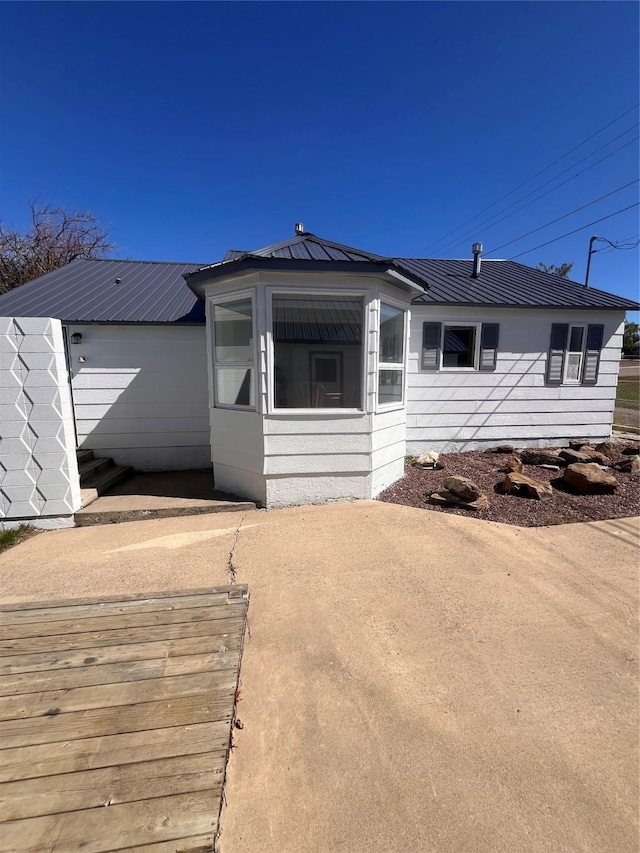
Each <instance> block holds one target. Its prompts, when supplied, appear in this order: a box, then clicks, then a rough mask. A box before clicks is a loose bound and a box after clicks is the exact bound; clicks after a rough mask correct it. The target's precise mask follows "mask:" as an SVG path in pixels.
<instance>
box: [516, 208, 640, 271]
mask: <svg viewBox="0 0 640 853" xmlns="http://www.w3.org/2000/svg"><path fill="white" fill-rule="evenodd" d="M639 206H640V201H637V202H636V203H635V204H630V205H629V206H628V207H623V208H621V209H620V210H616V211H615V212H614V213H610V214H609V215H608V216H603V217H602V218H601V219H595V220H594V221H593V222H588V223H587V224H586V225H583V226H582V227H581V228H575V229H574V230H573V231H567V233H566V234H561V235H560V236H559V237H554V239H553V240H547V242H546V243H540V245H539V246H534V247H533V249H527V250H526V252H519V253H518V254H517V255H512V256H511V257H510V258H509V260H510V261H515V259H516V258H521V257H522V256H523V255H528V254H530V253H531V252H535V251H536V250H537V249H542V248H543V247H544V246H550V245H551V244H552V243H557V242H558V240H564V238H565V237H571V235H572V234H577V233H578V232H579V231H585V230H586V229H587V228H591V226H592V225H597V224H598V223H599V222H604V221H605V219H612V218H613V217H614V216H618V214H619V213H624V212H625V211H627V210H632V209H633V208H634V207H639Z"/></svg>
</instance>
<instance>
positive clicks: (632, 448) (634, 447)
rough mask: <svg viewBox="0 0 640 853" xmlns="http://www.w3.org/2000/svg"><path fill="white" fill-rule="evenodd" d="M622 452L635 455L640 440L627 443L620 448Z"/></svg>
mask: <svg viewBox="0 0 640 853" xmlns="http://www.w3.org/2000/svg"><path fill="white" fill-rule="evenodd" d="M622 452H623V453H624V455H625V456H636V455H637V454H639V453H640V441H632V442H631V443H630V444H627V445H626V447H623V448H622Z"/></svg>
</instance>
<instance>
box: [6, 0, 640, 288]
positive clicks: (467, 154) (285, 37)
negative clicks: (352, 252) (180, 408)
mask: <svg viewBox="0 0 640 853" xmlns="http://www.w3.org/2000/svg"><path fill="white" fill-rule="evenodd" d="M638 23H639V21H638V5H637V4H636V3H632V2H602V3H600V2H589V3H583V2H560V3H555V2H544V3H542V2H533V3H528V2H522V3H521V2H511V3H507V2H501V3H490V2H486V3H485V2H473V3H465V2H449V3H437V2H424V3H404V2H393V3H384V2H380V3H306V2H300V3H294V2H287V3H284V2H283V3H269V2H262V3H189V2H182V3H154V2H148V3H100V2H96V3H56V2H47V3H2V5H1V6H0V33H1V35H0V55H1V57H2V58H1V60H0V61H1V63H2V66H1V69H0V71H1V73H0V81H1V82H0V87H1V88H0V95H1V101H0V110H1V116H2V125H3V130H2V140H1V143H0V158H1V160H0V212H1V215H2V218H3V220H4V221H5V222H7V223H10V224H13V225H16V226H18V227H22V226H24V225H25V224H26V204H27V201H28V200H29V199H32V198H38V199H39V200H40V201H41V202H43V203H45V202H47V203H51V204H53V205H59V206H64V207H67V208H73V209H79V210H91V211H92V212H94V213H95V215H96V216H97V217H98V218H99V219H100V220H101V221H102V222H104V223H106V224H108V225H109V226H110V227H111V231H112V235H113V238H114V239H115V241H116V243H117V247H118V248H117V252H116V255H117V256H121V257H132V258H149V259H158V260H183V261H196V262H198V261H203V262H210V261H214V260H218V259H219V258H220V257H221V256H222V254H223V253H224V251H226V249H227V248H239V249H250V248H256V247H258V246H261V245H266V244H268V243H270V242H274V241H277V240H280V239H284V238H286V237H288V236H290V235H292V234H293V225H294V222H296V221H302V222H304V224H305V226H306V228H307V229H308V230H310V231H313V232H314V233H317V234H320V235H321V236H324V237H327V238H329V239H334V240H336V241H338V242H344V243H348V244H351V245H354V246H358V247H361V248H365V249H370V250H372V251H376V252H380V253H383V254H390V255H400V256H402V255H413V256H432V257H468V256H469V255H470V246H471V243H472V242H473V241H474V240H481V241H482V242H483V244H484V248H485V250H487V251H489V250H491V249H493V248H497V247H500V246H501V245H502V244H504V243H508V242H510V241H511V240H514V238H518V237H520V236H521V235H523V234H525V233H526V232H529V231H532V230H534V229H536V228H538V227H539V226H541V225H544V224H545V223H547V222H549V221H550V220H553V219H556V218H557V217H560V216H563V215H564V214H566V213H569V212H570V211H572V210H574V209H575V208H577V207H580V206H582V205H586V204H588V203H589V202H591V201H593V200H594V199H597V198H599V197H600V196H603V195H605V194H607V193H610V192H612V191H615V190H618V188H620V187H622V186H623V185H625V184H629V183H630V182H632V181H637V179H638V143H637V140H636V137H637V136H638V127H637V123H638V107H637V104H638V94H639V93H638ZM625 112H626V113H627V114H626V115H625V116H623V117H621V118H619V117H620V116H622V114H623V113H625ZM609 122H612V124H611V126H610V127H609V128H607V129H605V130H602V131H601V128H603V127H604V126H605V125H606V124H608V123H609ZM634 125H635V127H634ZM598 131H601V132H598ZM592 134H595V136H594V137H593V139H591V140H590V141H588V142H585V143H584V144H582V145H581V144H580V143H583V142H584V140H585V139H587V138H588V137H590V136H591V135H592ZM615 137H619V138H618V139H617V140H615ZM574 146H579V147H576V150H575V151H574V152H573V153H571V154H569V156H567V157H562V155H564V154H565V153H566V152H568V151H569V150H570V149H572V148H574ZM622 146H624V147H622ZM598 148H601V150H600V151H599V152H596V149H598ZM616 149H620V150H617V151H616ZM561 157H562V159H560V160H559V162H558V163H557V164H556V165H555V166H553V167H552V168H551V169H545V167H546V166H547V165H548V164H549V163H551V162H552V161H554V160H556V159H557V158H561ZM583 158H584V159H583ZM600 158H605V159H603V160H602V162H601V163H599V164H596V161H597V160H599V159H600ZM582 159H583V162H582V163H578V162H577V161H579V160H582ZM594 164H595V165H594ZM541 170H544V171H543V172H542V174H540V175H539V176H538V177H537V178H535V179H534V180H532V181H528V179H529V178H531V176H533V175H535V174H536V173H537V172H539V171H541ZM582 170H586V171H584V172H583V173H582V174H580V175H578V176H577V177H575V178H574V175H576V174H577V173H578V172H582ZM568 178H571V180H568V181H567V183H566V184H565V185H564V186H562V187H558V188H557V189H555V186H556V185H557V184H559V183H560V182H561V181H564V180H567V179H568ZM526 181H528V182H527V183H525V185H524V186H523V187H521V188H520V189H519V190H517V192H515V193H511V191H512V190H514V189H515V188H516V187H518V185H520V184H523V182H526ZM545 182H548V183H546V184H545ZM550 189H551V192H548V194H546V195H545V196H544V198H540V199H539V200H538V196H541V195H542V194H543V193H546V192H547V191H548V190H550ZM508 193H511V194H509V195H507V194H508ZM527 193H529V195H527ZM505 195H507V197H506V198H505V199H504V200H503V201H502V202H500V203H499V204H497V205H494V202H496V201H497V200H498V199H500V198H501V197H502V196H505ZM637 201H638V183H633V184H631V186H628V187H626V189H623V190H620V191H619V192H615V193H614V194H613V195H611V196H609V197H608V198H605V199H603V200H602V201H600V202H598V203H596V204H592V205H589V206H588V207H585V209H584V210H582V211H580V212H578V213H577V214H575V215H572V216H570V217H567V218H566V219H563V220H562V221H560V222H558V223H556V224H554V225H551V226H549V227H548V228H544V229H542V230H540V231H537V232H536V233H535V234H532V235H530V236H528V237H526V238H524V239H522V240H519V241H517V242H514V243H511V244H510V245H509V246H507V247H505V248H503V249H499V250H498V251H497V252H496V253H494V254H492V255H491V257H512V256H514V255H519V254H520V253H521V252H527V251H528V250H529V249H532V248H534V247H535V246H537V245H538V244H541V243H544V242H546V241H548V240H553V239H554V238H555V237H558V236H560V235H562V234H564V233H566V232H568V231H571V230H573V229H576V228H580V227H581V226H583V225H586V224H588V223H590V222H593V221H594V220H596V219H600V218H601V217H604V216H608V215H609V214H610V213H614V212H615V211H618V210H620V209H621V208H624V207H627V206H629V205H633V204H635V203H636V202H637ZM530 202H533V203H530ZM492 205H493V206H492ZM523 205H526V207H524V209H522V210H517V208H519V207H521V206H523ZM484 208H489V209H488V210H487V211H486V212H485V213H484V214H482V215H481V216H477V215H476V214H479V213H480V212H481V211H482V210H483V209H484ZM638 210H639V208H637V207H635V208H632V209H631V210H628V211H627V212H626V213H622V214H619V215H616V216H614V217H612V218H610V219H608V220H607V221H604V222H602V223H599V224H597V225H594V226H592V227H589V228H587V229H586V230H583V231H580V232H579V233H578V234H576V235H574V236H572V237H568V238H566V239H563V240H561V241H559V242H555V243H552V244H550V245H548V246H546V247H543V248H540V249H538V250H536V251H534V252H530V253H527V254H523V255H522V256H521V257H519V258H518V260H520V261H522V262H524V263H529V264H531V265H535V264H537V263H538V262H539V261H544V262H546V263H556V264H559V263H562V262H564V261H573V262H575V268H574V272H573V274H572V277H574V278H576V279H577V280H583V277H584V268H585V261H586V253H587V244H588V240H589V237H590V236H591V235H592V234H598V235H601V236H604V237H607V238H609V239H610V240H612V241H625V242H633V238H635V239H636V240H637V239H638V235H639V234H640V225H639V221H638ZM498 214H500V215H498ZM492 216H493V217H494V218H493V220H490V217H492ZM500 218H503V221H501V222H497V223H496V222H495V220H496V219H500ZM469 219H472V221H471V222H470V223H469V224H467V225H466V226H464V227H462V226H463V224H464V223H465V221H466V220H469ZM449 232H453V233H452V234H450V233H449ZM599 246H600V248H602V249H605V247H606V244H604V243H602V244H599ZM606 248H607V249H608V247H606ZM638 259H639V255H638V250H633V251H613V250H610V251H606V252H599V253H598V254H596V255H595V257H594V261H593V266H592V273H591V284H592V285H593V286H594V287H602V288H604V289H608V290H611V291H613V292H615V293H619V294H621V295H628V296H631V297H634V296H635V297H637V295H638V274H639V266H638V264H639V260H638Z"/></svg>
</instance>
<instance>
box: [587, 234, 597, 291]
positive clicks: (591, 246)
mask: <svg viewBox="0 0 640 853" xmlns="http://www.w3.org/2000/svg"><path fill="white" fill-rule="evenodd" d="M597 239H598V237H597V236H596V235H595V234H594V236H593V237H592V238H591V239H590V240H589V252H588V254H587V272H586V274H585V277H584V286H585V287H589V270H590V269H591V255H595V253H596V252H597V251H598V250H597V249H594V248H593V244H594V243H595V241H596V240H597Z"/></svg>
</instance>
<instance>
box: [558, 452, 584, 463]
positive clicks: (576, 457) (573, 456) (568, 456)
mask: <svg viewBox="0 0 640 853" xmlns="http://www.w3.org/2000/svg"><path fill="white" fill-rule="evenodd" d="M560 458H561V459H562V460H563V462H564V463H565V464H566V465H572V464H573V463H574V462H591V459H590V457H589V456H588V455H587V454H586V453H581V452H580V451H579V450H561V451H560Z"/></svg>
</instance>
